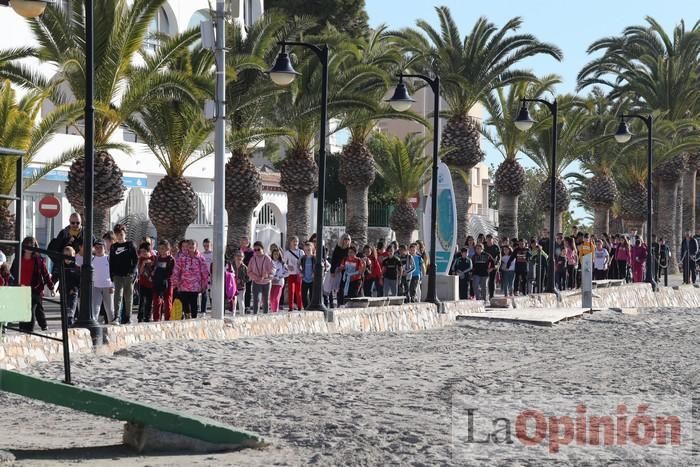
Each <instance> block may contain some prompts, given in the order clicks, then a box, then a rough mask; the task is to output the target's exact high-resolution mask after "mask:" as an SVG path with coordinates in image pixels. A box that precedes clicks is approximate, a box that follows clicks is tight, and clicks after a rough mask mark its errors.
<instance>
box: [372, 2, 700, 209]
mask: <svg viewBox="0 0 700 467" xmlns="http://www.w3.org/2000/svg"><path fill="white" fill-rule="evenodd" d="M365 2H366V10H367V14H368V15H369V23H370V26H372V27H375V26H378V25H380V24H382V23H385V24H387V25H388V26H389V27H390V29H399V28H403V27H409V26H411V27H414V26H415V23H416V20H417V19H419V18H422V19H424V20H427V21H428V22H429V23H430V24H432V25H433V26H434V27H436V28H438V30H439V23H438V18H437V14H436V13H435V7H436V6H447V7H449V9H450V11H451V13H452V17H453V19H454V21H455V22H456V23H457V26H458V28H459V31H460V35H461V36H462V37H464V36H465V35H466V34H467V33H469V32H470V31H471V28H472V26H473V25H474V23H475V21H476V20H477V19H478V18H479V17H480V16H485V17H487V18H488V19H489V20H490V21H491V22H493V23H495V24H496V26H497V27H500V26H502V25H503V24H504V23H505V22H506V21H508V20H509V19H510V18H513V17H515V16H520V17H522V18H523V25H522V27H521V29H520V32H525V33H528V34H532V35H534V36H535V37H536V38H537V39H539V40H540V41H543V42H549V43H554V44H556V45H557V46H559V47H560V48H561V50H562V51H563V54H564V59H563V60H562V61H561V62H557V61H556V60H555V59H553V58H551V57H548V56H546V57H537V58H533V59H529V60H528V61H526V62H524V63H525V66H524V67H525V68H529V69H531V70H532V71H533V72H534V73H535V74H536V75H539V76H541V75H545V74H550V73H555V74H558V75H560V76H561V77H562V78H563V83H562V84H561V85H560V86H559V87H558V88H557V92H560V93H567V92H575V89H576V75H577V74H578V72H579V70H580V69H581V68H582V67H583V66H584V65H585V64H586V63H588V62H589V61H590V60H591V59H592V58H593V56H590V55H588V54H587V53H586V49H587V48H588V46H589V45H590V44H592V43H593V42H594V41H596V40H598V39H600V38H603V37H607V36H617V35H620V34H621V33H622V31H623V29H624V28H625V27H627V26H632V25H641V24H646V21H645V18H646V17H647V16H652V17H654V18H655V19H656V20H657V21H658V22H659V23H660V24H661V25H662V26H663V27H664V29H665V30H666V31H667V32H669V33H670V32H672V30H673V28H674V27H675V25H677V24H678V23H679V22H680V20H682V19H683V20H685V23H686V28H688V29H690V28H692V26H693V25H694V24H695V22H697V21H698V20H699V19H700V0H634V1H632V0H624V1H623V0H588V1H575V2H574V1H570V0H530V1H523V0H520V1H516V0H485V1H474V0H442V1H432V0H365ZM584 93H585V91H584ZM482 144H483V147H484V150H485V151H486V163H487V165H489V166H490V165H491V164H499V163H500V161H501V160H502V158H501V156H500V154H499V153H498V152H497V151H496V150H495V149H494V148H492V147H489V146H490V145H489V143H488V142H486V141H483V143H482ZM523 162H525V161H523ZM526 165H527V164H526ZM576 211H577V214H580V212H579V210H578V209H576Z"/></svg>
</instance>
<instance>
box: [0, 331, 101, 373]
mask: <svg viewBox="0 0 700 467" xmlns="http://www.w3.org/2000/svg"><path fill="white" fill-rule="evenodd" d="M68 334H69V348H70V352H71V354H74V353H76V354H81V353H86V352H91V351H92V348H93V346H92V339H91V338H90V331H88V330H87V329H69V330H68ZM47 335H48V336H51V337H56V338H60V337H61V333H60V332H49V333H47ZM62 359H63V344H62V343H61V342H58V341H52V340H49V339H42V338H41V337H37V336H29V335H20V334H7V335H5V336H4V337H0V368H4V369H8V370H12V369H18V370H21V369H23V368H27V367H28V366H30V365H32V364H34V363H37V362H49V361H56V360H62Z"/></svg>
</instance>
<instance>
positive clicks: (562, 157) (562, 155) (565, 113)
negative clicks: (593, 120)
mask: <svg viewBox="0 0 700 467" xmlns="http://www.w3.org/2000/svg"><path fill="white" fill-rule="evenodd" d="M557 100H558V102H559V120H558V124H559V126H560V127H559V128H558V141H557V161H556V166H555V167H554V172H555V173H556V179H555V186H556V206H555V212H556V213H557V215H556V217H555V219H554V228H555V232H550V235H556V234H557V232H560V231H561V225H562V224H561V215H562V213H563V212H564V211H567V210H568V209H569V202H570V196H569V191H568V189H567V187H566V184H565V183H564V181H563V180H562V174H563V172H564V171H565V170H566V168H567V167H569V166H570V165H571V163H572V162H574V161H575V160H576V159H577V158H578V157H579V156H580V155H581V154H582V153H584V152H585V151H586V150H587V148H588V147H589V146H590V144H592V143H590V142H582V141H581V138H580V136H581V134H582V133H583V132H584V130H585V128H586V125H587V124H588V122H589V120H590V118H589V116H588V115H587V113H586V112H585V111H584V110H583V109H582V108H581V107H580V106H578V105H577V100H576V98H574V97H573V96H570V95H565V96H559V97H558V98H557ZM533 119H534V120H535V121H537V122H549V123H546V124H544V125H542V127H541V130H540V131H538V132H536V133H535V132H532V131H530V132H529V135H530V137H529V138H528V139H527V141H526V142H525V145H524V146H523V149H522V151H523V153H525V155H527V157H529V158H530V159H531V160H532V162H534V163H535V165H537V167H538V168H539V169H541V170H542V171H543V172H544V173H546V174H547V179H546V180H545V181H544V182H543V183H542V185H541V186H540V191H539V194H538V197H539V204H540V206H541V207H542V209H543V210H545V211H546V212H550V208H551V202H550V187H551V175H550V174H551V167H552V125H551V118H550V115H549V110H548V109H538V110H537V111H536V112H535V113H534V114H533ZM545 226H546V227H547V226H549V221H548V220H545Z"/></svg>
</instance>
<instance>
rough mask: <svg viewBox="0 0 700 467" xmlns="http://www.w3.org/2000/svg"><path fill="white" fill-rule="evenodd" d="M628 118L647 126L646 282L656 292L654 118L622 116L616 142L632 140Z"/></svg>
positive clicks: (648, 116) (616, 133) (649, 116)
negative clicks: (653, 194) (652, 183)
mask: <svg viewBox="0 0 700 467" xmlns="http://www.w3.org/2000/svg"><path fill="white" fill-rule="evenodd" d="M626 118H638V119H639V120H641V121H643V122H644V124H645V125H646V126H647V248H649V253H648V254H647V272H646V279H645V280H646V282H648V283H649V284H651V287H652V289H654V290H656V281H655V280H654V273H653V271H654V267H655V264H654V255H653V254H652V251H651V245H652V239H651V231H652V229H651V218H652V202H651V199H652V188H651V168H652V164H653V160H654V154H653V142H652V135H653V131H652V130H653V123H654V121H653V117H652V116H651V115H647V116H644V115H636V114H633V115H625V114H622V116H621V117H620V125H619V126H618V127H617V131H616V132H615V141H617V142H618V143H626V142H628V141H629V140H630V139H632V133H630V129H629V127H628V126H627V122H626V121H625V119H626Z"/></svg>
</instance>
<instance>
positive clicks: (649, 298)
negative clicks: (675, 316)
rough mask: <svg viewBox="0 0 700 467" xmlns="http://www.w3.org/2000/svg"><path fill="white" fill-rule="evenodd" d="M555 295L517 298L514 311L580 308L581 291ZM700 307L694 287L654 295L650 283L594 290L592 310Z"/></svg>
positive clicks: (666, 289) (667, 289) (663, 290)
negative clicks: (517, 309) (523, 309)
mask: <svg viewBox="0 0 700 467" xmlns="http://www.w3.org/2000/svg"><path fill="white" fill-rule="evenodd" d="M559 298H560V300H561V301H560V300H559V299H558V298H557V296H556V295H555V294H547V293H544V294H536V295H528V296H525V297H514V298H513V306H514V307H515V308H554V307H560V308H562V307H563V308H577V307H581V292H580V291H565V292H562V293H561V294H560V296H559ZM656 307H700V288H697V287H694V286H692V285H682V286H680V287H675V288H671V287H661V288H659V290H658V291H656V292H654V291H653V290H652V288H651V286H650V285H649V284H646V283H635V284H625V285H622V286H619V287H607V288H601V289H594V290H593V308H597V309H601V308H656Z"/></svg>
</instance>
